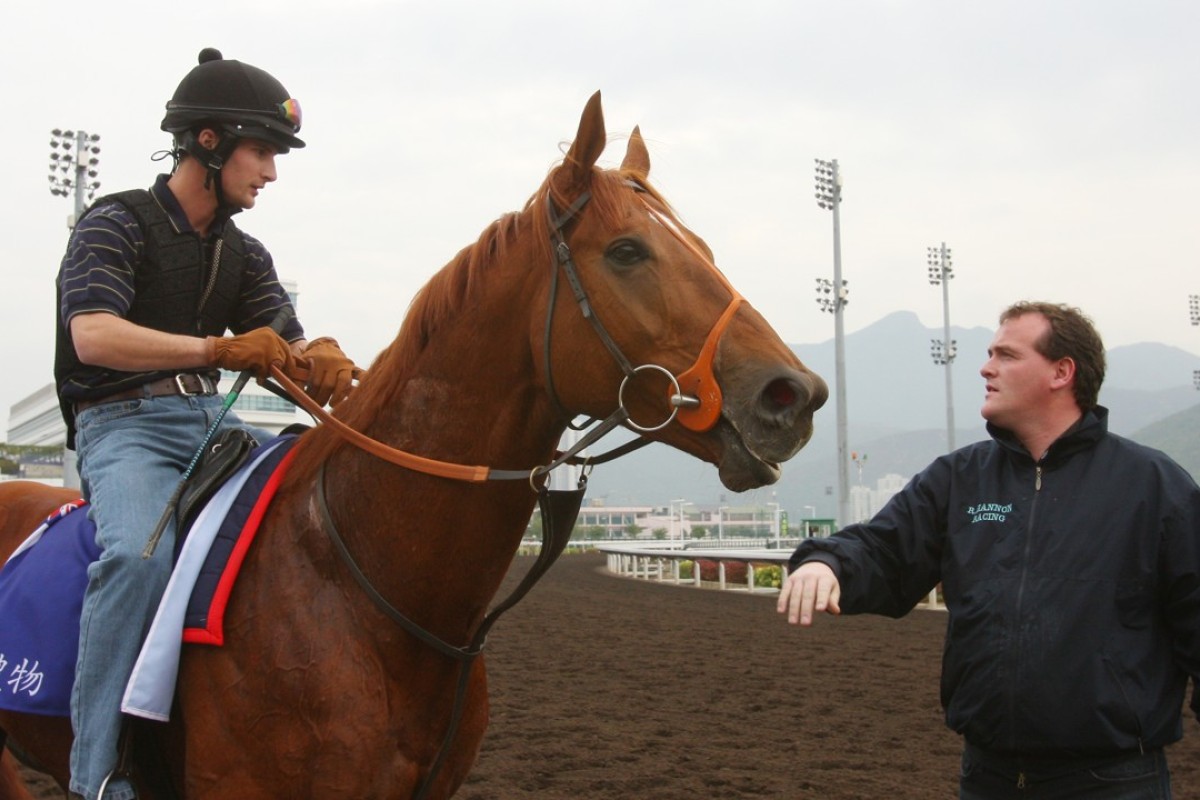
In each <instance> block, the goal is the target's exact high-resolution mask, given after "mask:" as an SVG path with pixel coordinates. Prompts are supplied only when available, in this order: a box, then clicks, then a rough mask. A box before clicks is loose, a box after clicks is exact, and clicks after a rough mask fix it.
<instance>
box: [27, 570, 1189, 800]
mask: <svg viewBox="0 0 1200 800" xmlns="http://www.w3.org/2000/svg"><path fill="white" fill-rule="evenodd" d="M531 561H532V559H527V558H519V559H518V560H517V562H516V564H515V565H514V567H513V570H512V571H511V573H510V575H509V578H508V579H507V583H506V586H510V585H511V584H512V581H513V579H514V578H515V577H517V576H519V575H521V574H523V573H524V571H525V570H526V569H527V568H528V566H529V564H530V563H531ZM944 628H945V616H944V614H942V613H941V612H936V611H914V612H913V613H912V614H909V615H908V617H906V618H905V619H902V620H889V619H882V618H878V617H842V618H839V619H833V618H828V617H826V618H822V619H820V620H818V623H817V625H816V626H815V627H814V628H811V629H808V630H797V629H794V628H791V627H789V626H787V625H785V624H784V623H783V621H782V620H781V619H780V618H779V617H778V616H777V615H776V613H775V601H774V597H772V596H768V595H754V596H749V595H746V594H745V593H738V592H719V591H716V590H703V589H695V588H691V587H677V586H673V585H670V584H658V583H653V582H645V581H635V580H632V579H628V578H617V577H614V576H611V575H609V574H608V573H607V572H605V571H604V558H603V557H601V556H597V555H582V556H580V555H574V556H564V557H563V558H562V559H561V560H560V561H559V563H558V564H556V565H555V566H554V568H553V569H551V570H550V572H549V573H548V574H547V576H546V577H545V578H544V579H543V581H542V583H540V584H539V585H538V586H537V587H535V588H534V590H533V591H532V592H531V593H530V595H529V596H528V597H527V598H526V599H525V600H524V601H523V602H522V603H521V604H520V605H518V606H517V607H516V608H515V609H514V610H512V611H511V612H509V614H508V615H507V616H505V617H503V618H502V619H501V620H500V622H499V623H498V624H497V625H496V628H495V629H494V630H493V632H492V635H491V639H490V641H489V643H488V648H487V653H488V670H489V674H490V683H491V693H492V722H491V727H490V728H489V730H488V734H487V737H486V738H485V739H484V743H483V752H482V754H481V755H480V758H479V762H478V763H477V764H476V767H475V770H474V772H473V773H472V774H471V776H470V777H469V778H468V780H467V783H466V784H465V785H464V786H463V787H462V789H460V790H459V792H458V794H457V795H456V800H457V798H462V799H463V800H510V799H511V798H538V799H539V800H598V799H602V798H616V799H618V800H625V799H626V798H629V799H632V798H638V799H639V800H642V799H643V798H663V799H666V798H688V800H694V799H695V798H787V799H788V800H790V799H791V798H814V799H819V800H841V799H849V798H861V799H863V800H876V799H877V798H913V799H914V800H915V799H917V798H920V800H930V799H931V798H953V797H956V796H957V788H958V783H957V778H956V775H957V771H958V761H959V754H960V742H959V739H958V737H957V736H956V735H955V734H953V733H951V732H950V731H949V730H947V729H946V727H945V726H944V725H943V723H942V712H941V707H940V705H939V703H938V694H937V692H938V673H939V669H940V659H941V650H942V639H943V634H944ZM1167 757H1168V759H1169V761H1170V763H1171V767H1172V774H1173V785H1174V793H1175V796H1176V797H1179V798H1193V797H1200V725H1197V724H1196V722H1195V721H1194V719H1192V718H1190V717H1188V718H1187V719H1186V721H1185V726H1184V739H1183V741H1182V742H1180V743H1179V744H1177V745H1174V746H1173V747H1171V748H1170V749H1169V750H1168V754H1167ZM45 796H46V797H54V796H57V795H53V794H46V795H45Z"/></svg>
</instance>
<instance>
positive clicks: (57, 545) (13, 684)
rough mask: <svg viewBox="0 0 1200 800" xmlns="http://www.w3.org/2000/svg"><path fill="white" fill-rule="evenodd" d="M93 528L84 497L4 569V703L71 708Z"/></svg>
mask: <svg viewBox="0 0 1200 800" xmlns="http://www.w3.org/2000/svg"><path fill="white" fill-rule="evenodd" d="M94 534H95V526H94V525H93V524H92V521H91V520H90V519H88V516H87V508H86V505H85V504H83V502H82V501H80V504H78V505H76V504H72V505H69V506H63V507H62V508H60V509H59V510H58V511H57V512H55V513H54V514H53V515H52V516H51V517H50V518H49V519H47V520H46V521H45V522H44V523H42V525H41V527H39V528H38V529H37V530H36V531H34V532H33V534H32V535H31V536H30V537H29V539H27V540H26V541H25V543H24V544H22V546H21V548H19V549H18V552H17V553H16V554H15V555H14V556H12V557H11V558H9V560H8V561H7V562H5V564H4V567H3V568H2V569H0V708H3V709H7V710H9V711H24V712H28V713H31V714H52V715H56V716H65V715H66V714H69V713H70V697H71V684H72V683H73V682H74V680H75V656H76V652H77V650H78V648H79V613H80V611H81V610H82V608H83V589H84V587H86V586H87V569H88V565H89V564H91V563H92V562H93V561H95V560H96V559H97V558H99V557H100V549H99V548H98V547H96V541H95V535H94Z"/></svg>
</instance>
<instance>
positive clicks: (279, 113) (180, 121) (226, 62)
mask: <svg viewBox="0 0 1200 800" xmlns="http://www.w3.org/2000/svg"><path fill="white" fill-rule="evenodd" d="M210 124H211V125H213V126H215V127H217V128H219V129H220V130H221V131H222V132H224V133H226V134H228V136H229V137H232V138H234V139H240V138H243V137H249V138H252V139H260V140H262V141H265V142H268V143H270V144H272V145H274V146H275V147H276V148H278V150H279V152H280V153H286V152H287V151H288V150H289V149H291V148H293V147H304V141H303V140H301V139H300V138H298V137H297V136H296V134H297V133H299V131H300V104H299V103H298V102H297V101H296V100H295V99H293V98H292V97H291V96H290V95H288V92H287V89H285V88H283V84H282V83H280V82H279V81H278V80H276V79H275V78H274V77H272V76H271V75H270V74H269V73H268V72H266V71H265V70H261V69H259V68H258V67H255V66H251V65H250V64H243V63H242V62H240V61H235V60H232V59H226V58H224V57H222V55H221V51H219V50H217V49H215V48H212V47H206V48H205V49H203V50H201V51H200V57H199V64H198V65H197V66H195V67H193V68H192V70H191V72H189V73H188V74H187V75H186V76H184V78H183V80H182V81H180V82H179V86H178V88H176V89H175V94H174V95H173V96H172V97H171V100H170V101H169V102H168V103H167V114H166V116H164V117H163V121H162V129H163V130H164V131H167V132H169V133H173V134H175V135H176V138H177V139H179V138H180V137H181V134H185V133H186V132H189V131H195V130H197V129H198V128H201V127H205V126H208V125H210Z"/></svg>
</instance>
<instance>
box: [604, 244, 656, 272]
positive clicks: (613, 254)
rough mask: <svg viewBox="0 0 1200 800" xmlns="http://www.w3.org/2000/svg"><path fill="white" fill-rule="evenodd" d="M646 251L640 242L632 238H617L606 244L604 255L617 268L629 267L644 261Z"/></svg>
mask: <svg viewBox="0 0 1200 800" xmlns="http://www.w3.org/2000/svg"><path fill="white" fill-rule="evenodd" d="M647 255H648V253H647V252H646V248H645V247H644V246H643V245H642V243H641V242H638V241H634V240H633V239H618V240H617V241H615V242H613V243H612V244H610V245H609V246H608V250H606V251H605V253H604V257H605V258H606V259H607V260H608V262H609V263H610V264H612V265H613V266H614V267H617V268H618V269H629V268H630V267H633V266H636V265H637V264H639V263H640V262H642V261H644V260H645V259H646V257H647Z"/></svg>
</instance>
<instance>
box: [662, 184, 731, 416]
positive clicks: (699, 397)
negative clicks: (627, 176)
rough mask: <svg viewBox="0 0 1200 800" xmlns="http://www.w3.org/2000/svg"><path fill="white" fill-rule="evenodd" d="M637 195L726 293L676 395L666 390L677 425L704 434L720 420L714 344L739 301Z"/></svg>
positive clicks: (700, 254) (668, 219)
mask: <svg viewBox="0 0 1200 800" xmlns="http://www.w3.org/2000/svg"><path fill="white" fill-rule="evenodd" d="M638 196H639V197H640V198H641V200H642V203H643V204H644V205H645V206H646V208H647V209H648V210H649V211H650V216H651V217H653V218H654V219H655V220H656V221H657V222H658V223H659V224H661V225H662V226H663V227H664V228H666V229H667V230H668V231H670V233H671V235H672V236H674V237H675V238H676V239H678V240H679V242H680V243H681V244H683V246H684V247H686V248H688V249H689V250H691V251H692V254H693V255H695V256H696V257H697V258H699V259H700V260H701V261H703V262H704V263H705V264H707V265H708V266H709V268H710V269H712V271H713V272H714V273H716V275H717V278H718V279H719V280H720V281H721V284H722V285H723V286H724V287H725V288H726V289H727V290H729V294H730V299H729V305H727V306H726V307H725V310H724V311H723V312H721V316H720V317H719V318H718V319H717V321H716V324H714V325H713V327H712V330H711V331H709V332H708V338H707V339H705V340H704V346H703V347H701V348H700V354H699V355H698V356H697V357H696V361H695V363H693V364H692V366H690V367H688V368H687V369H686V370H685V371H684V372H682V373H680V375H679V377H678V378H676V382H677V383H678V385H679V389H678V394H676V393H675V392H674V391H672V390H674V388H675V387H674V385H672V387H671V390H668V393H667V396H668V399H669V401H670V403H671V405H673V406H675V407H677V408H678V409H679V411H678V414H677V415H676V419H677V420H679V424H680V425H682V426H683V427H685V428H687V429H688V430H692V431H696V432H697V433H704V432H705V431H708V430H710V429H711V428H712V427H713V426H714V425H716V424H717V420H718V419H720V417H721V387H720V385H718V384H717V376H716V375H715V374H714V373H713V362H714V361H715V360H716V357H717V345H718V344H719V343H720V341H721V336H722V335H724V333H725V329H726V328H728V327H729V323H730V322H731V321H732V320H733V315H734V314H736V313H737V310H738V308H739V307H740V306H741V304H742V299H743V298H742V295H741V294H740V293H739V292H738V290H737V289H735V288H733V284H731V283H730V282H729V280H728V279H726V277H725V275H724V274H723V273H722V272H721V270H719V269H717V265H716V264H714V263H713V262H712V259H710V258H709V257H708V256H707V255H706V254H705V253H704V251H703V250H701V249H700V248H699V247H697V246H696V243H695V242H693V241H692V240H691V239H689V238H688V237H686V236H684V235H683V232H682V231H681V230H680V229H679V225H678V224H677V223H676V222H675V220H674V219H672V218H671V217H668V216H666V215H665V214H662V213H661V212H659V211H658V210H657V209H655V208H654V207H653V206H651V205H650V203H649V201H647V200H646V198H645V197H644V196H642V195H641V194H639V195H638Z"/></svg>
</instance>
